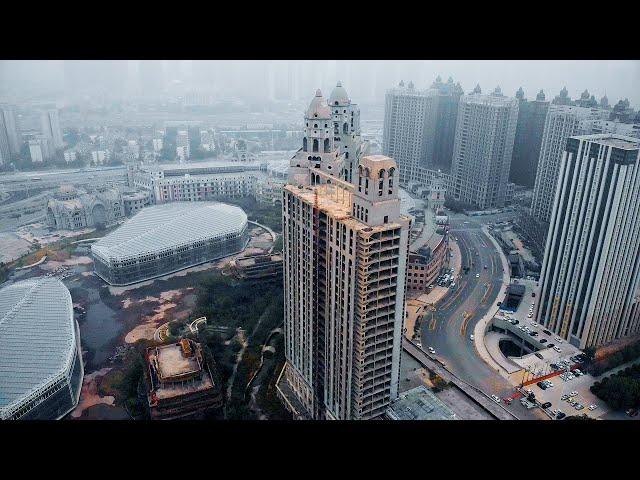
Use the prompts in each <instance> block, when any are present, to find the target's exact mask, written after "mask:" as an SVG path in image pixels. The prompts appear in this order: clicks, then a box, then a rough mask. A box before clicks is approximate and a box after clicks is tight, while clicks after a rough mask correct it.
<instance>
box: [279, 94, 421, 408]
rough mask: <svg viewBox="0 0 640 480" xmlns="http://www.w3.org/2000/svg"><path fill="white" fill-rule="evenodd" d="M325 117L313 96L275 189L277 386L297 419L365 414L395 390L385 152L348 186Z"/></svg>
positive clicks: (392, 184)
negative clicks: (285, 177)
mask: <svg viewBox="0 0 640 480" xmlns="http://www.w3.org/2000/svg"><path fill="white" fill-rule="evenodd" d="M343 114H344V112H343ZM325 122H326V126H325ZM331 122H332V116H331V111H330V110H329V109H328V107H327V106H326V104H325V103H324V102H323V100H322V96H321V94H320V92H317V94H316V97H315V98H314V100H313V101H312V102H311V105H310V107H309V109H308V110H307V113H306V115H305V124H306V127H305V128H306V131H305V140H304V145H303V148H302V149H301V150H300V151H299V152H298V153H297V154H296V155H295V156H294V157H293V159H292V160H291V167H290V173H289V184H288V185H285V187H284V188H283V199H282V200H283V201H282V205H283V207H282V218H283V240H284V242H283V244H284V249H283V250H284V253H283V255H284V290H285V355H286V363H285V367H284V369H283V372H282V374H281V376H280V378H279V380H278V392H279V395H280V397H281V398H282V400H283V402H284V404H285V406H286V407H287V408H288V409H289V410H290V411H292V412H293V413H294V415H295V416H296V417H297V418H312V419H344V420H347V419H370V418H375V417H378V416H380V415H381V414H382V413H384V411H385V409H386V408H387V406H388V405H389V403H390V402H391V401H392V400H393V399H395V398H396V397H397V396H398V390H399V380H400V353H401V341H402V325H403V321H404V305H405V278H406V264H407V255H408V243H409V236H408V232H409V229H410V218H409V217H406V216H404V215H401V214H400V199H399V196H398V188H399V185H398V169H397V165H396V162H395V161H394V160H392V159H391V158H388V157H385V156H382V155H372V156H363V157H362V158H360V159H359V162H358V165H357V167H356V168H355V178H354V183H350V182H347V181H345V180H343V179H341V178H340V175H338V172H339V171H340V170H339V169H338V168H337V167H341V166H342V162H343V160H344V157H343V156H342V155H339V154H338V149H337V148H335V144H334V143H333V141H332V140H333V125H332V124H331ZM347 123H349V126H350V122H347ZM343 125H344V124H343ZM316 140H317V142H316ZM325 141H326V142H327V143H326V144H325ZM316 145H317V148H316V150H317V151H314V148H315V147H316ZM324 145H326V146H327V148H326V151H325V149H324ZM310 146H311V148H310ZM309 157H311V158H309ZM329 167H331V168H329Z"/></svg>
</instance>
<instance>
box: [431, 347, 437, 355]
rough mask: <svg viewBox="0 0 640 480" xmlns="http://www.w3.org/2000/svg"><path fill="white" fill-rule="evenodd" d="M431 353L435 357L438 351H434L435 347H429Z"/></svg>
mask: <svg viewBox="0 0 640 480" xmlns="http://www.w3.org/2000/svg"><path fill="white" fill-rule="evenodd" d="M429 353H431V354H432V355H433V354H434V353H436V351H435V350H434V349H433V347H429Z"/></svg>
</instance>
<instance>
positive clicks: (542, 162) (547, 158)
mask: <svg viewBox="0 0 640 480" xmlns="http://www.w3.org/2000/svg"><path fill="white" fill-rule="evenodd" d="M607 116H608V113H607V111H606V110H601V109H598V108H584V107H576V106H572V105H550V106H549V109H548V111H547V117H546V120H545V124H544V130H543V133H542V143H541V145H540V157H539V160H538V169H537V172H536V181H535V184H534V189H533V201H532V203H531V215H532V216H533V217H534V218H535V219H536V220H538V221H540V222H545V223H548V222H549V220H550V219H551V209H552V208H553V198H554V195H555V191H556V183H557V179H558V168H559V165H560V159H561V158H562V152H563V151H564V148H565V146H566V144H567V139H568V138H569V137H571V136H574V135H584V134H589V133H591V130H590V129H591V121H592V120H598V119H604V118H606V117H607Z"/></svg>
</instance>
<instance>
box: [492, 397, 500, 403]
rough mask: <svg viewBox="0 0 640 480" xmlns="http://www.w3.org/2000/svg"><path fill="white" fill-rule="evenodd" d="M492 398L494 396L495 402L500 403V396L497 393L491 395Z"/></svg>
mask: <svg viewBox="0 0 640 480" xmlns="http://www.w3.org/2000/svg"><path fill="white" fill-rule="evenodd" d="M491 398H493V401H494V402H496V403H500V398H499V397H498V396H497V395H491Z"/></svg>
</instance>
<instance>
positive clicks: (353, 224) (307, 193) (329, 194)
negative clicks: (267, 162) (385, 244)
mask: <svg viewBox="0 0 640 480" xmlns="http://www.w3.org/2000/svg"><path fill="white" fill-rule="evenodd" d="M335 182H336V183H335V184H333V183H332V184H326V183H323V184H321V185H316V186H313V187H312V186H304V187H303V186H295V185H285V186H284V187H283V189H286V190H288V191H290V192H291V193H293V194H295V195H297V196H298V197H299V198H301V199H302V200H303V201H304V202H305V203H308V204H310V205H315V204H316V201H317V205H318V208H319V209H320V210H322V211H324V212H326V213H327V214H328V215H329V216H331V217H333V218H335V219H337V220H341V221H343V223H344V224H345V225H347V226H349V227H350V228H352V229H353V230H356V231H362V232H365V233H368V234H374V233H377V232H383V231H386V230H388V229H389V228H390V227H394V226H395V227H400V224H399V223H387V224H384V225H379V226H369V225H367V224H366V223H363V222H361V221H359V220H357V219H356V218H354V217H353V215H352V213H351V207H352V201H351V199H352V195H353V193H352V192H351V191H350V190H349V189H347V188H343V187H342V186H340V185H339V180H338V179H335ZM345 183H346V182H345ZM349 185H350V184H349ZM350 186H351V187H352V188H353V185H350ZM316 192H317V195H316ZM395 201H398V200H397V199H390V200H387V202H395ZM380 203H384V201H383V202H380ZM400 217H404V216H403V215H400Z"/></svg>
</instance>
